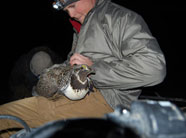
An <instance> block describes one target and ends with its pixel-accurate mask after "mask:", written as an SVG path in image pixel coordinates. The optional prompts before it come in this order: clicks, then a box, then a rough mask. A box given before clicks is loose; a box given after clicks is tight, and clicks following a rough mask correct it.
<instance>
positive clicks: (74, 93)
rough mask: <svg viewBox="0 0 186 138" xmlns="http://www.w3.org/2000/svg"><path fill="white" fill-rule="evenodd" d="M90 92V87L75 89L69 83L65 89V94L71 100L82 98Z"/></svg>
mask: <svg viewBox="0 0 186 138" xmlns="http://www.w3.org/2000/svg"><path fill="white" fill-rule="evenodd" d="M88 92H89V89H88V88H86V89H73V88H72V86H71V85H69V86H68V87H67V88H66V89H65V90H64V91H63V93H64V95H65V96H66V97H67V98H69V99H71V100H80V99H82V98H84V97H85V95H86V94H87V93H88Z"/></svg>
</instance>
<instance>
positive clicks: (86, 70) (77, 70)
mask: <svg viewBox="0 0 186 138" xmlns="http://www.w3.org/2000/svg"><path fill="white" fill-rule="evenodd" d="M72 74H74V75H75V76H76V77H77V79H78V80H79V81H80V82H82V83H83V82H85V81H87V77H88V76H89V75H91V74H94V70H93V69H92V68H91V67H89V66H88V65H85V64H82V65H74V66H73V72H72Z"/></svg>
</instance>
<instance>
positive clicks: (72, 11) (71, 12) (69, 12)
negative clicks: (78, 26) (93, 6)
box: [68, 10, 76, 18]
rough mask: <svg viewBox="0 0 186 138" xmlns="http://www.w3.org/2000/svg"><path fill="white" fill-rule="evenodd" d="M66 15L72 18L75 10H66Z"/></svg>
mask: <svg viewBox="0 0 186 138" xmlns="http://www.w3.org/2000/svg"><path fill="white" fill-rule="evenodd" d="M68 15H69V16H70V17H71V18H74V17H75V15H76V12H75V11H74V10H68Z"/></svg>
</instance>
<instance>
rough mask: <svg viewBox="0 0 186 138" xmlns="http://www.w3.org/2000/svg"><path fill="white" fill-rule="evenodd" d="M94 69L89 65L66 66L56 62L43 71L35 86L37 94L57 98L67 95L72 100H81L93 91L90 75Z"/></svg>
mask: <svg viewBox="0 0 186 138" xmlns="http://www.w3.org/2000/svg"><path fill="white" fill-rule="evenodd" d="M92 73H93V70H92V69H91V68H90V67H89V66H87V65H74V66H70V65H69V66H66V65H64V64H55V65H53V66H52V67H50V68H48V69H46V70H44V71H43V73H42V74H41V75H40V78H39V81H38V83H37V85H36V87H35V95H39V96H44V97H46V98H51V99H57V98H58V97H60V96H62V95H65V96H66V97H67V98H69V99H71V100H79V99H82V98H84V97H85V95H86V94H87V93H89V92H90V91H92V88H93V84H92V82H91V80H90V79H89V77H88V76H89V75H90V74H92Z"/></svg>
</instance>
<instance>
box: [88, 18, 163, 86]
mask: <svg viewBox="0 0 186 138" xmlns="http://www.w3.org/2000/svg"><path fill="white" fill-rule="evenodd" d="M117 24H118V25H117V26H115V27H114V29H113V30H112V38H110V39H111V40H112V41H113V45H114V47H115V49H119V50H114V49H113V51H118V52H113V53H117V54H113V55H114V56H113V57H109V58H112V60H110V59H109V62H108V61H107V60H105V59H99V60H95V61H94V64H93V65H92V68H93V69H94V70H95V72H96V74H95V75H92V76H91V79H92V80H93V82H94V85H95V87H97V88H115V89H134V88H139V87H147V86H153V85H156V84H159V83H161V82H162V81H163V80H164V78H165V76H166V63H165V58H164V55H163V53H162V51H161V49H160V47H159V45H158V43H157V41H156V39H155V38H154V37H153V36H152V35H151V33H150V31H149V29H148V27H147V25H146V23H145V21H144V20H143V19H142V17H141V16H139V15H135V16H134V17H131V15H128V16H125V18H121V19H120V21H119V22H118V23H117ZM116 47H117V48H116Z"/></svg>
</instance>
